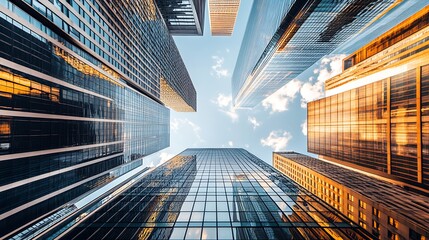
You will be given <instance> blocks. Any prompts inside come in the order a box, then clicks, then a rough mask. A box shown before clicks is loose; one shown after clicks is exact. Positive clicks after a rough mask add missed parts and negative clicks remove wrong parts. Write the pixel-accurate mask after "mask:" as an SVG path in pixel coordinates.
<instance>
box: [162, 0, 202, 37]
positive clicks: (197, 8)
mask: <svg viewBox="0 0 429 240" xmlns="http://www.w3.org/2000/svg"><path fill="white" fill-rule="evenodd" d="M156 3H157V4H158V8H159V10H160V11H161V15H162V17H163V18H164V20H165V24H167V27H168V30H169V31H170V33H171V34H173V35H178V36H189V35H197V36H198V35H203V33H204V14H205V7H206V0H156Z"/></svg>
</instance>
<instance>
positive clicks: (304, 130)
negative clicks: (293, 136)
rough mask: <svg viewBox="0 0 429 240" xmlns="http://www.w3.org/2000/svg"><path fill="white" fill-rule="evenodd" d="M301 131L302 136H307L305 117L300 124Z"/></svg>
mask: <svg viewBox="0 0 429 240" xmlns="http://www.w3.org/2000/svg"><path fill="white" fill-rule="evenodd" d="M301 131H302V134H304V136H307V119H305V121H304V122H303V123H302V124H301Z"/></svg>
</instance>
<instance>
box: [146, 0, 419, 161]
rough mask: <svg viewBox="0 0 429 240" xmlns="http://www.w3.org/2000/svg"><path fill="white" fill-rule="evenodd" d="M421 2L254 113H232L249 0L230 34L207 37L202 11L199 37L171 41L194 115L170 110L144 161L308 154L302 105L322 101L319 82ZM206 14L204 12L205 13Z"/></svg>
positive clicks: (411, 0) (413, 1)
mask: <svg viewBox="0 0 429 240" xmlns="http://www.w3.org/2000/svg"><path fill="white" fill-rule="evenodd" d="M427 4H428V3H427V2H426V1H421V0H408V1H404V2H403V3H401V4H400V5H399V6H398V7H396V9H395V10H394V11H392V12H391V13H389V14H388V15H386V16H385V17H383V18H382V19H380V21H378V22H376V23H374V24H373V26H371V27H369V28H368V29H367V31H365V32H363V33H362V34H361V35H360V36H359V37H357V38H353V40H352V41H350V42H348V43H345V44H344V45H343V46H340V47H339V48H338V49H337V50H336V51H334V54H332V55H329V56H325V57H324V58H322V59H321V60H320V61H319V62H317V63H315V64H314V65H313V66H312V67H311V68H309V69H308V70H306V71H305V72H304V73H303V74H301V75H300V76H298V77H297V79H294V80H292V81H291V82H289V83H288V84H286V85H285V87H283V88H282V89H280V90H279V91H277V92H276V93H274V94H273V95H272V96H270V97H269V98H267V99H266V100H264V102H262V103H261V104H259V105H258V106H257V107H255V108H254V109H251V110H248V109H234V108H233V107H232V102H231V77H232V73H233V71H234V67H235V64H236V60H237V56H238V54H239V50H240V46H241V41H242V39H243V35H244V31H245V28H246V24H247V20H248V18H249V13H250V8H251V5H252V1H249V0H242V1H241V3H240V9H239V13H238V16H237V20H236V24H235V28H234V32H233V35H232V36H230V37H213V36H211V35H210V26H209V20H208V13H207V11H206V20H205V29H204V36H201V37H196V36H190V37H174V39H175V41H176V45H177V47H178V48H179V51H180V53H181V55H182V58H183V60H184V62H185V65H186V66H187V69H188V72H189V74H190V76H191V79H192V81H193V83H194V86H195V89H196V91H197V103H198V111H197V112H196V113H177V112H174V111H173V110H172V111H171V125H170V132H171V138H170V147H169V148H166V149H164V150H162V151H160V152H158V153H155V154H153V155H152V156H150V157H148V158H147V159H145V163H146V164H148V165H156V164H158V163H159V162H160V161H164V160H167V159H169V158H171V157H172V156H174V155H176V154H178V153H180V152H181V151H183V150H185V149H186V148H190V147H240V148H245V149H247V150H248V151H250V152H251V153H253V154H255V155H256V156H257V157H259V158H261V159H262V160H264V161H266V162H268V163H270V164H271V162H272V152H273V151H285V150H293V151H297V152H300V153H307V138H306V135H305V134H306V129H305V122H306V113H307V109H306V104H305V103H306V102H307V101H312V100H315V99H318V98H320V97H323V83H324V81H325V80H326V79H328V78H330V77H332V76H334V75H336V74H338V73H340V71H341V67H342V65H341V64H342V61H341V60H342V58H343V57H344V56H346V55H347V54H350V53H352V52H353V51H355V50H356V49H358V48H359V47H360V46H362V45H364V44H365V43H367V42H368V41H370V40H371V39H373V38H375V37H377V35H378V33H382V32H383V31H385V30H387V29H389V28H391V27H393V26H394V25H395V24H397V23H399V22H400V21H402V20H404V19H405V18H407V17H408V16H410V15H411V14H412V13H413V12H415V11H416V10H418V9H420V8H421V7H423V6H425V5H427ZM206 10H207V9H206Z"/></svg>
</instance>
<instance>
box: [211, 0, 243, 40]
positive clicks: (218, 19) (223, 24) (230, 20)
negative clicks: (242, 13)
mask: <svg viewBox="0 0 429 240" xmlns="http://www.w3.org/2000/svg"><path fill="white" fill-rule="evenodd" d="M239 6H240V0H209V15H210V29H211V32H212V35H213V36H231V35H232V32H233V31H234V25H235V19H236V18H237V13H238V7H239Z"/></svg>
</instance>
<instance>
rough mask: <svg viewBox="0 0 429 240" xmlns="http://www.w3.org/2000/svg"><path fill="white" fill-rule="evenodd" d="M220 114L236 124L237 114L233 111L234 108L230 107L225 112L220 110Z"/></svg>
mask: <svg viewBox="0 0 429 240" xmlns="http://www.w3.org/2000/svg"><path fill="white" fill-rule="evenodd" d="M220 111H221V112H223V113H225V114H226V115H227V116H228V117H229V118H231V120H232V122H236V121H237V120H238V118H239V117H238V114H237V112H236V111H235V108H234V107H232V106H230V107H229V108H228V109H226V110H222V109H221V110H220Z"/></svg>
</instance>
